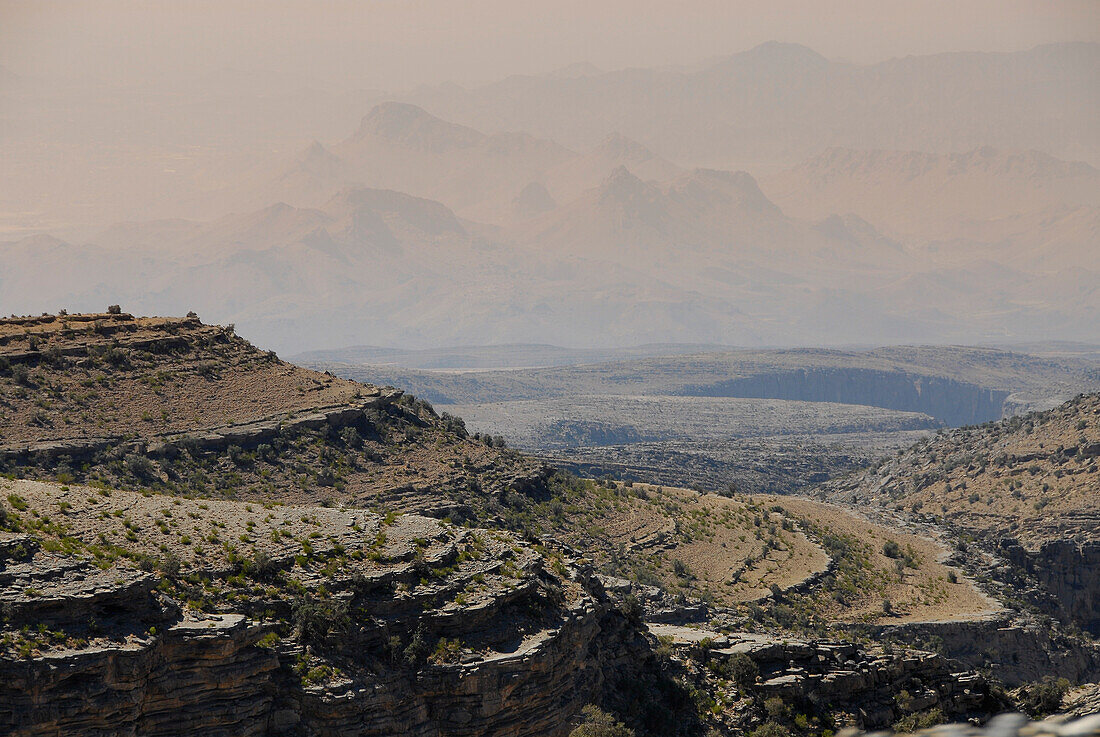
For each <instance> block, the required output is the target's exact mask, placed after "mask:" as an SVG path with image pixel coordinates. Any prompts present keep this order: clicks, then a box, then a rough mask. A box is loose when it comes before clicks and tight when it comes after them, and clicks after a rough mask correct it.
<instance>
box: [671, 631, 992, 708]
mask: <svg viewBox="0 0 1100 737" xmlns="http://www.w3.org/2000/svg"><path fill="white" fill-rule="evenodd" d="M650 630H651V631H652V632H653V633H654V634H655V635H657V636H659V637H662V638H664V639H665V640H666V641H670V642H671V643H672V644H673V646H674V647H676V648H679V649H680V650H681V651H683V652H684V654H685V657H686V659H687V660H688V662H689V666H690V665H691V664H692V663H702V664H703V665H704V666H705V668H702V669H699V670H698V671H696V672H697V674H699V675H701V676H702V677H703V678H704V679H705V680H707V681H709V679H710V678H711V677H712V676H711V674H715V673H717V674H727V673H735V672H736V669H735V667H734V666H733V664H732V661H734V660H735V659H737V658H743V657H746V656H747V657H748V659H749V660H751V661H752V663H753V664H754V666H755V669H756V671H757V673H756V674H755V675H753V676H751V678H747V677H746V676H745V675H741V676H740V681H741V682H740V688H741V689H742V690H743V691H744V692H746V693H747V694H750V695H751V696H752V697H753V698H754V699H756V700H757V701H763V700H766V699H769V698H773V697H778V698H779V699H780V700H781V701H782V702H783V703H784V704H788V705H792V706H794V707H796V708H798V709H799V710H800V711H802V712H803V713H808V714H816V715H819V716H824V715H829V717H830V718H831V719H834V720H835V719H837V718H843V719H846V720H848V721H850V722H854V723H855V724H856V725H858V726H860V727H863V728H866V729H880V728H883V727H889V726H890V725H891V724H894V723H895V722H896V721H897V720H898V719H899V718H900V717H902V716H903V715H905V714H909V713H919V712H925V711H928V710H931V709H938V710H939V711H940V712H941V713H942V714H944V715H947V716H949V717H956V718H958V717H965V718H969V717H980V716H982V715H986V714H989V713H990V712H991V711H995V710H996V709H998V708H999V707H1000V706H1001V705H1002V704H1001V702H1000V700H999V697H997V696H996V695H995V694H994V693H993V690H992V688H991V687H990V684H989V683H988V682H987V681H986V680H985V679H984V678H983V677H982V676H981V675H979V674H978V673H976V672H974V671H972V670H970V669H968V668H966V667H965V666H963V665H962V664H961V663H959V662H957V661H954V660H950V659H948V658H945V657H943V656H940V655H938V654H936V653H931V652H924V651H919V650H910V649H904V650H898V651H890V650H884V649H881V648H874V647H869V646H864V645H858V644H855V643H851V642H837V641H834V642H829V641H820V640H794V639H791V638H787V637H781V636H777V635H769V634H758V633H745V632H734V633H730V634H722V633H718V632H712V631H708V630H705V629H694V628H685V627H680V626H675V625H660V624H651V625H650ZM742 673H743V670H742ZM750 680H751V682H750ZM738 711H740V713H738ZM755 718H756V714H755V713H754V707H753V706H752V705H751V703H748V702H743V703H742V706H741V709H740V710H738V709H734V710H732V711H731V713H729V714H728V715H727V720H728V721H730V724H731V725H732V724H733V723H739V724H741V725H742V727H747V726H749V725H751V724H752V723H753V720H754V719H755Z"/></svg>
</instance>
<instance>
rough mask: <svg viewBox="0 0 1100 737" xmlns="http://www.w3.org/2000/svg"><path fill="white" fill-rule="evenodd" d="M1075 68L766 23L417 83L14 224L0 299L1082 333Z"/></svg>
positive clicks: (1094, 203) (655, 333) (846, 329)
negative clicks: (745, 47) (805, 40)
mask: <svg viewBox="0 0 1100 737" xmlns="http://www.w3.org/2000/svg"><path fill="white" fill-rule="evenodd" d="M1098 71H1100V46H1097V45H1095V44H1062V45H1053V46H1046V47H1039V48H1036V49H1033V50H1032V51H1028V52H1017V53H1011V54H979V53H974V54H969V53H968V54H944V55H936V56H928V57H909V58H906V59H900V60H893V61H890V62H884V63H882V64H876V65H869V66H868V65H855V64H849V63H841V62H834V61H829V60H827V59H824V58H823V57H821V56H820V55H818V54H816V53H815V52H813V51H811V50H809V49H806V48H804V47H798V46H794V45H789V44H774V43H772V44H764V45H763V46H761V47H758V48H756V49H753V50H751V51H749V52H744V53H741V54H735V55H733V56H730V57H728V58H725V59H722V60H719V61H717V62H712V63H708V64H704V65H700V66H699V67H698V68H695V69H675V70H673V69H651V70H638V69H636V70H626V71H620V72H599V71H598V70H594V69H588V68H585V69H574V70H572V71H569V70H566V71H563V72H560V73H556V74H552V75H545V76H537V77H511V78H508V79H506V80H504V81H502V82H500V83H497V84H493V85H488V86H485V87H482V88H477V89H472V90H463V89H461V88H458V87H456V86H454V85H448V86H443V87H439V88H424V89H421V90H418V91H417V92H416V93H415V94H413V95H411V96H405V100H404V101H401V100H394V99H391V100H387V101H382V102H379V103H377V104H373V102H372V104H370V105H366V104H364V105H363V109H365V110H366V114H365V115H364V116H363V117H362V119H361V121H360V122H359V124H358V125H357V126H354V127H353V126H349V127H348V128H349V129H347V130H346V133H345V134H344V137H343V138H342V139H341V138H336V139H335V140H336V142H335V143H328V144H326V143H323V142H319V141H313V142H312V143H310V144H308V145H305V146H303V147H302V148H300V149H299V150H298V151H297V153H294V154H287V155H282V154H280V155H277V156H274V157H273V156H271V155H270V153H269V154H268V155H267V156H266V157H265V159H266V160H265V163H263V165H261V166H258V167H253V168H250V169H248V170H247V172H246V173H244V174H239V175H236V176H233V177H219V178H217V179H219V180H220V181H219V182H218V184H217V186H213V187H207V188H206V189H205V191H201V192H196V191H195V188H189V189H188V193H187V194H186V195H182V194H181V196H179V197H178V198H174V197H173V190H172V189H171V188H166V189H160V190H156V188H151V190H156V191H151V192H150V193H149V194H148V196H149V197H150V198H159V201H158V202H156V203H151V204H150V206H149V207H148V208H146V209H145V210H143V212H149V213H150V214H152V213H166V214H171V215H173V216H176V215H188V216H189V218H190V219H179V218H178V217H173V218H172V219H159V220H158V219H148V218H136V219H133V220H132V221H130V222H124V223H121V224H118V225H114V226H111V227H107V228H99V229H97V230H96V231H95V232H94V234H93V235H91V236H90V237H74V238H69V237H65V238H56V237H54V236H51V235H45V234H41V233H39V234H36V235H33V236H30V237H25V238H18V237H15V236H12V237H11V238H10V239H9V240H8V242H6V243H2V244H0V249H2V252H3V254H4V259H3V262H4V263H3V267H2V270H0V311H2V312H24V311H26V310H27V309H33V310H35V311H43V310H51V309H56V308H57V307H58V306H59V305H65V306H68V307H70V308H74V309H90V308H93V307H100V306H101V305H102V304H105V303H107V302H113V301H123V302H124V304H125V306H126V307H127V308H128V309H131V310H134V311H136V312H147V313H164V312H186V311H187V310H191V309H194V310H196V311H198V312H199V313H200V314H202V315H203V316H204V317H208V318H209V319H214V320H218V321H222V322H234V323H236V324H237V325H238V328H239V329H240V330H241V331H242V333H243V334H245V335H247V336H249V337H250V338H253V339H255V340H257V341H258V342H261V343H263V344H265V345H270V346H272V347H275V348H276V349H278V350H281V351H296V350H306V349H316V348H326V347H337V346H340V345H349V344H353V343H368V344H372V345H393V346H400V347H405V348H425V347H433V346H441V345H456V344H470V345H484V344H493V343H510V342H514V343H531V342H545V343H555V344H560V345H568V346H574V347H589V348H595V347H601V348H605V347H610V346H627V345H637V344H642V343H650V342H658V343H691V342H698V343H718V344H726V345H750V346H752V345H794V344H813V345H829V344H834V345H835V344H845V343H861V344H868V343H897V342H929V343H943V342H955V343H966V342H971V343H972V342H992V341H1000V342H1013V341H1020V340H1045V339H1065V340H1083V341H1086V342H1087V341H1094V340H1097V339H1100V332H1098V331H1100V329H1098V328H1097V325H1100V320H1098V317H1100V293H1098V292H1097V285H1098V284H1100V249H1098V248H1097V245H1098V244H1100V171H1098V170H1097V169H1096V168H1094V166H1093V165H1092V164H1090V163H1086V162H1087V161H1093V162H1095V161H1097V160H1100V155H1098V151H1100V136H1098V135H1097V131H1100V125H1098V123H1100V94H1098V92H1097V90H1096V89H1095V84H1094V80H1095V79H1096V78H1097V75H1096V74H1095V72H1098ZM408 100H412V101H413V102H409V101H408ZM413 103H418V104H413ZM241 104H242V105H244V106H247V105H249V104H251V103H248V102H242V103H241ZM316 109H317V113H318V119H317V124H316V126H317V130H318V131H319V133H321V135H323V134H324V132H325V131H328V130H331V129H332V127H333V126H332V122H331V118H330V119H328V120H326V119H325V116H326V115H327V114H328V113H326V112H325V109H324V108H323V107H321V106H318V107H317V108H316ZM918 110H919V111H920V112H919V115H918V114H917V111H918ZM429 111H430V112H429ZM811 111H812V114H811ZM273 112H274V111H273ZM330 112H331V111H330ZM433 113H434V114H433ZM271 125H272V126H273V127H275V128H277V127H278V126H279V125H280V124H279V123H277V122H275V121H272V123H271ZM300 125H301V121H298V122H293V123H287V124H286V126H285V130H286V131H289V130H290V129H291V128H295V126H299V127H298V128H295V130H300V129H301V128H300ZM23 133H24V134H25V135H30V134H29V133H26V132H23ZM284 137H292V136H290V135H289V134H284ZM1039 146H1042V147H1044V150H1035V149H1036V148H1037V147H1039ZM194 156H195V157H199V158H193V157H192V160H191V162H190V163H191V164H198V163H201V162H199V159H201V157H202V156H203V154H201V153H196V154H194ZM1060 157H1065V158H1060ZM1075 158H1076V159H1079V160H1074V159H1075ZM184 159H187V157H186V156H185V157H184ZM799 162H800V163H799ZM746 168H747V169H750V170H751V171H752V173H750V172H748V171H744V170H742V169H746ZM18 180H19V177H18V176H16V177H13V181H11V182H9V184H8V187H7V188H8V189H9V190H11V189H12V188H14V187H16V186H17V183H18ZM74 186H76V185H74ZM15 194H18V193H15ZM15 194H13V193H12V192H11V191H9V192H8V193H7V195H6V197H7V199H8V200H11V199H12V198H13V197H14V196H15ZM22 196H23V197H24V199H26V197H28V196H29V193H25V194H24V195H22ZM166 201H167V204H166ZM173 203H174V204H173ZM173 207H174V208H175V209H173ZM9 209H10V208H9ZM64 209H65V208H64V207H62V208H60V209H59V210H58V212H57V213H55V216H54V217H57V218H62V219H64V220H65V223H66V224H65V226H64V227H62V228H60V229H59V232H61V233H62V234H65V233H68V232H76V231H79V230H81V229H82V228H83V229H84V230H88V229H89V228H88V226H90V225H91V224H92V222H91V220H86V221H80V220H79V218H80V217H81V216H80V215H79V214H76V213H74V212H73V211H71V210H70V211H69V212H67V213H65V212H62V211H63V210H64ZM107 209H108V210H109V209H110V208H107ZM78 225H79V226H81V227H77V226H78ZM70 226H71V227H70ZM74 228H75V230H74Z"/></svg>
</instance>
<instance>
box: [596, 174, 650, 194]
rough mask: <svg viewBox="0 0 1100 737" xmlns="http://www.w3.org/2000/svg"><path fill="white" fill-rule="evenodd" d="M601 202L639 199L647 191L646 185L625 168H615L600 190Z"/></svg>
mask: <svg viewBox="0 0 1100 737" xmlns="http://www.w3.org/2000/svg"><path fill="white" fill-rule="evenodd" d="M598 191H599V199H600V201H601V202H606V201H609V200H623V199H629V198H632V197H637V196H639V195H641V194H644V193H645V192H646V191H647V187H646V183H645V182H643V181H642V180H641V179H639V178H638V177H636V176H634V174H632V173H631V171H630V170H629V169H627V168H626V167H625V166H617V167H615V168H614V169H613V170H612V171H611V173H610V174H609V175H608V176H607V178H606V179H605V180H604V181H603V184H601V185H600V188H599V190H598Z"/></svg>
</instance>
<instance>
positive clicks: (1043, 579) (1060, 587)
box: [1001, 518, 1100, 634]
mask: <svg viewBox="0 0 1100 737" xmlns="http://www.w3.org/2000/svg"><path fill="white" fill-rule="evenodd" d="M1097 522H1098V523H1100V518H1098V520H1097ZM1001 551H1002V553H1003V554H1004V555H1005V557H1006V558H1007V559H1008V560H1009V561H1011V562H1012V563H1013V564H1014V565H1016V566H1018V567H1020V568H1022V569H1023V570H1025V571H1026V572H1027V573H1028V574H1030V575H1031V576H1033V577H1034V578H1035V579H1036V580H1037V581H1038V582H1039V583H1040V584H1041V585H1042V586H1043V588H1044V589H1046V591H1047V592H1049V593H1050V594H1051V595H1052V596H1053V598H1054V599H1055V601H1056V603H1057V610H1056V611H1053V612H1051V614H1054V615H1057V616H1058V617H1059V618H1060V619H1063V620H1064V621H1067V622H1074V623H1076V624H1077V625H1078V626H1080V627H1081V628H1083V629H1086V630H1088V631H1090V632H1092V633H1094V634H1100V541H1091V542H1077V541H1074V540H1050V541H1047V542H1045V543H1043V544H1042V545H1041V546H1040V547H1039V548H1038V549H1037V550H1027V549H1025V548H1024V547H1023V546H1022V545H1019V544H1018V543H1014V542H1011V541H1006V542H1004V543H1002V545H1001Z"/></svg>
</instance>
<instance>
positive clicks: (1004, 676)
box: [847, 615, 1100, 686]
mask: <svg viewBox="0 0 1100 737" xmlns="http://www.w3.org/2000/svg"><path fill="white" fill-rule="evenodd" d="M847 629H848V630H849V631H850V632H853V633H855V634H858V635H862V636H864V637H869V638H872V639H875V640H878V641H883V640H890V641H894V642H900V643H906V644H912V645H916V646H924V647H929V648H936V649H938V650H940V651H942V652H945V653H950V655H951V657H952V658H954V659H956V660H958V661H959V662H960V663H963V664H965V665H966V666H967V667H968V668H974V669H987V670H989V671H991V672H992V673H993V674H994V675H996V676H997V678H999V679H1000V680H1001V681H1003V682H1004V683H1005V684H1006V685H1008V686H1018V685H1020V684H1021V683H1027V682H1031V681H1039V680H1041V679H1043V678H1045V677H1047V676H1051V675H1057V676H1059V677H1064V678H1068V679H1069V680H1070V681H1071V682H1074V683H1083V682H1087V681H1094V680H1097V679H1100V646H1096V645H1094V644H1090V643H1088V642H1087V641H1084V640H1080V639H1078V638H1073V637H1070V636H1068V635H1065V634H1063V633H1061V632H1059V631H1056V630H1053V629H1051V628H1049V627H1044V626H1042V624H1041V623H1037V622H1028V621H1022V620H1018V619H1016V618H1014V617H1013V616H1010V615H1004V616H999V617H994V618H989V619H979V620H972V621H943V622H913V623H907V624H899V625H878V626H873V625H852V626H849V627H848V628H847Z"/></svg>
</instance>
